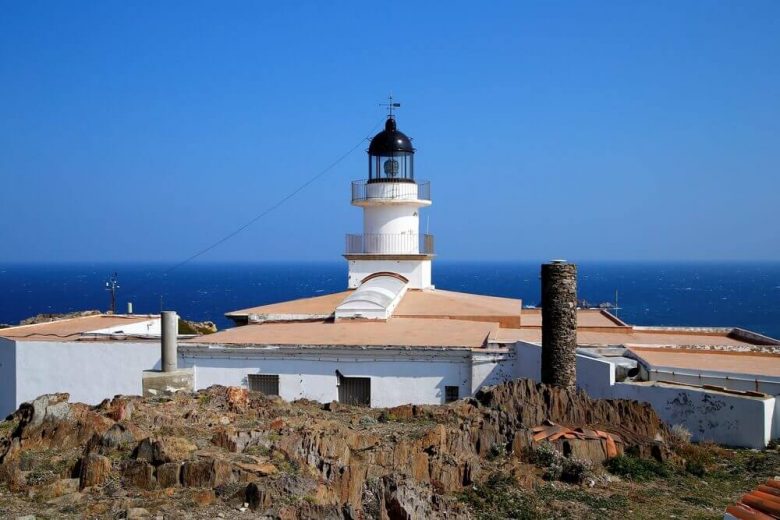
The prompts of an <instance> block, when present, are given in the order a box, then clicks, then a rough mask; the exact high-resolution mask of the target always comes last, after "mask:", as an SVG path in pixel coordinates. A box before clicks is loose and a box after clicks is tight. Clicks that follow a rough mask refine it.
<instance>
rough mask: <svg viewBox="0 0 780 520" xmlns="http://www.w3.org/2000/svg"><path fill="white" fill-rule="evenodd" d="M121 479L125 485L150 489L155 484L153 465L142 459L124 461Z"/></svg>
mask: <svg viewBox="0 0 780 520" xmlns="http://www.w3.org/2000/svg"><path fill="white" fill-rule="evenodd" d="M122 480H123V482H124V484H125V485H126V486H132V487H137V488H140V489H146V490H151V489H154V488H155V487H156V486H157V481H156V480H155V478H154V466H152V465H151V464H149V463H148V462H145V461H142V460H128V461H124V463H123V465H122Z"/></svg>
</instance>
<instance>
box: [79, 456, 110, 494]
mask: <svg viewBox="0 0 780 520" xmlns="http://www.w3.org/2000/svg"><path fill="white" fill-rule="evenodd" d="M110 474H111V461H110V460H109V459H108V457H104V456H102V455H98V454H96V453H90V454H89V455H87V456H86V457H84V458H83V459H81V474H80V475H79V489H84V488H85V487H91V486H100V485H102V484H103V483H104V482H105V481H106V479H108V477H109V475H110Z"/></svg>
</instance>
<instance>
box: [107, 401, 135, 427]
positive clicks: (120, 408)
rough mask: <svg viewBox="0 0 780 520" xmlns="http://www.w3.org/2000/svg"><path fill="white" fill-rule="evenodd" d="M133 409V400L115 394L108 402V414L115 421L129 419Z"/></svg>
mask: <svg viewBox="0 0 780 520" xmlns="http://www.w3.org/2000/svg"><path fill="white" fill-rule="evenodd" d="M133 410H135V404H133V401H131V400H130V399H128V398H125V397H119V396H117V397H115V398H114V399H113V400H112V401H111V403H110V404H109V412H108V416H109V417H111V418H112V419H113V420H115V421H117V422H119V421H129V420H130V419H131V418H132V417H133Z"/></svg>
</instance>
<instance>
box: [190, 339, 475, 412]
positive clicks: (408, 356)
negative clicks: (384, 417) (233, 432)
mask: <svg viewBox="0 0 780 520" xmlns="http://www.w3.org/2000/svg"><path fill="white" fill-rule="evenodd" d="M238 350H240V352H237V351H238ZM469 354H470V353H469V351H448V352H445V351H439V352H438V353H431V355H425V356H422V355H420V354H419V352H418V353H411V352H409V351H404V350H400V349H392V350H386V351H382V352H381V353H375V352H371V351H370V350H358V349H351V351H350V349H346V350H340V351H338V352H335V351H334V349H327V350H314V349H312V350H310V351H306V352H301V351H298V353H297V354H296V353H287V354H282V353H280V352H278V351H277V352H273V351H266V352H263V349H233V350H231V351H230V352H211V353H209V352H206V351H200V350H198V349H193V348H190V349H187V351H186V352H182V356H183V357H182V359H183V363H184V366H186V367H192V368H194V369H195V370H194V371H195V387H196V388H197V389H201V388H208V387H209V386H211V385H214V384H220V385H243V386H246V384H247V376H248V375H249V374H278V375H279V394H280V397H282V398H283V399H285V400H288V401H293V400H296V399H312V400H315V401H319V402H323V403H324V402H330V401H337V400H338V386H337V376H336V370H338V371H339V372H341V374H342V375H344V376H346V377H370V378H371V406H372V407H380V408H383V407H391V406H398V405H401V404H407V403H411V404H441V403H443V402H444V387H445V386H457V387H459V389H460V395H461V396H466V395H471V363H470V356H469Z"/></svg>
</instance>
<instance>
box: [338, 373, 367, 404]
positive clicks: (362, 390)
mask: <svg viewBox="0 0 780 520" xmlns="http://www.w3.org/2000/svg"><path fill="white" fill-rule="evenodd" d="M339 402H340V403H343V404H356V405H358V406H371V378H370V377H340V378H339Z"/></svg>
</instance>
